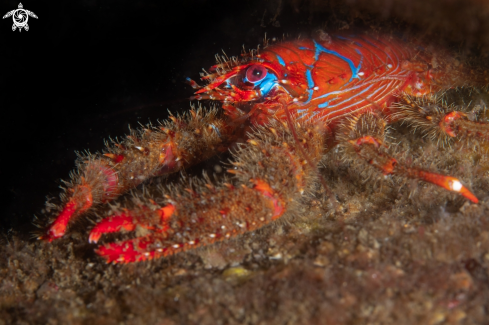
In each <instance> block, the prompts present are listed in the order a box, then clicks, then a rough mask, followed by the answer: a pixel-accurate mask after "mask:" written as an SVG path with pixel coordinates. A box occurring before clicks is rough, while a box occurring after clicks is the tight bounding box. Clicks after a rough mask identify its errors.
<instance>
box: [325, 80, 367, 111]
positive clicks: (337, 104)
mask: <svg viewBox="0 0 489 325" xmlns="http://www.w3.org/2000/svg"><path fill="white" fill-rule="evenodd" d="M373 86H374V85H373V84H372V85H370V86H368V87H367V88H365V89H364V90H362V91H361V92H359V93H358V94H356V95H355V96H351V97H348V98H347V99H346V100H344V101H341V102H339V103H336V104H334V105H331V106H328V107H329V108H333V107H336V106H339V105H341V104H343V103H344V102H346V101H349V100H350V99H353V98H355V97H358V96H360V95H361V94H363V93H364V92H366V91H368V90H369V89H370V88H372V87H373ZM368 97H370V96H368ZM350 106H351V105H350ZM350 106H348V107H350ZM318 107H319V105H318ZM345 108H347V107H345Z"/></svg>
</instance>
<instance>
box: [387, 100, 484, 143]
mask: <svg viewBox="0 0 489 325" xmlns="http://www.w3.org/2000/svg"><path fill="white" fill-rule="evenodd" d="M394 107H395V108H396V110H397V112H396V113H395V114H394V118H395V119H398V120H402V121H406V122H408V123H409V124H411V125H412V126H413V127H415V128H416V129H418V128H419V129H420V130H421V131H422V132H423V133H425V134H427V135H428V136H430V137H431V138H432V139H433V140H441V141H442V142H443V143H445V142H448V141H450V140H451V139H453V138H457V139H458V140H465V139H469V138H470V139H474V140H476V141H477V140H482V141H489V123H487V122H485V121H477V114H476V113H475V112H463V111H456V110H455V108H454V107H453V106H449V105H447V104H446V103H444V102H443V101H442V100H441V99H440V98H437V97H436V96H427V97H420V98H417V97H413V96H409V95H407V94H400V95H399V101H398V102H397V103H396V104H395V106H394ZM469 116H471V118H469Z"/></svg>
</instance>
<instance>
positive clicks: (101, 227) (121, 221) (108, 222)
mask: <svg viewBox="0 0 489 325" xmlns="http://www.w3.org/2000/svg"><path fill="white" fill-rule="evenodd" d="M135 228H136V225H135V224H134V222H133V218H132V217H131V216H129V215H127V214H124V213H123V214H120V215H116V216H112V217H108V218H105V219H104V220H102V221H101V222H99V223H98V224H97V225H96V226H95V227H94V228H93V229H92V231H91V232H90V236H89V237H88V242H89V243H97V242H98V240H99V239H100V237H101V236H102V234H107V233H111V232H117V231H120V230H121V229H125V230H127V231H133V230H134V229H135Z"/></svg>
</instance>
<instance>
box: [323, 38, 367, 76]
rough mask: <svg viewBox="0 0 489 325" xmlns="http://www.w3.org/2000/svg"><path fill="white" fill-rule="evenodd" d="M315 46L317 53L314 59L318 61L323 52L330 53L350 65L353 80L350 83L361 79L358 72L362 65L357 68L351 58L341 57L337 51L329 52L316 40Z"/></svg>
mask: <svg viewBox="0 0 489 325" xmlns="http://www.w3.org/2000/svg"><path fill="white" fill-rule="evenodd" d="M314 45H315V46H316V52H315V55H314V59H315V60H316V61H317V60H318V58H319V54H321V52H324V53H328V54H332V55H334V56H337V57H339V58H340V59H342V60H343V61H345V62H346V63H348V65H349V66H350V70H351V78H350V81H348V82H351V81H352V80H353V79H355V78H356V79H360V77H359V76H358V72H359V71H360V64H359V65H358V67H355V63H353V61H352V60H350V59H349V58H347V57H346V56H344V55H341V54H340V53H338V52H336V51H333V50H328V49H327V48H325V47H324V46H322V45H321V44H319V43H318V42H316V41H315V40H314Z"/></svg>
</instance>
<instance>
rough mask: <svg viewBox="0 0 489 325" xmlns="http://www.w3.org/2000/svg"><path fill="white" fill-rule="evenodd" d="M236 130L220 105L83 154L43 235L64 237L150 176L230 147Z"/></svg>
mask: <svg viewBox="0 0 489 325" xmlns="http://www.w3.org/2000/svg"><path fill="white" fill-rule="evenodd" d="M236 131H238V132H239V130H237V129H234V128H232V127H230V126H229V125H228V124H227V123H226V120H225V119H223V118H221V117H219V116H218V114H217V110H216V109H213V110H208V111H205V110H203V109H202V108H198V109H192V110H191V111H190V112H189V113H186V114H185V115H184V116H181V117H180V116H179V117H174V116H171V117H170V120H168V121H166V122H164V123H162V124H161V125H160V126H159V127H153V126H149V127H146V128H143V129H140V130H138V131H131V133H130V135H128V136H127V137H126V138H125V139H124V140H122V141H120V142H119V141H113V143H111V144H108V145H107V148H106V149H105V151H104V152H103V153H101V154H95V155H87V156H83V157H80V158H79V159H78V161H77V163H76V164H77V168H76V170H75V171H74V172H73V173H72V179H71V180H70V181H69V182H65V184H66V188H65V189H64V193H62V194H61V200H62V202H63V203H62V206H61V207H59V208H57V209H55V210H56V211H57V214H55V215H54V220H53V221H52V222H51V225H50V226H49V228H48V230H47V231H46V233H45V234H44V235H42V236H41V237H40V239H45V240H48V241H52V240H53V239H56V238H60V237H62V236H63V235H64V234H65V232H66V229H67V226H68V224H69V222H70V220H71V219H72V218H74V217H76V216H79V215H81V214H83V213H85V212H87V210H89V209H90V208H91V207H92V206H94V205H97V204H100V203H104V202H108V201H110V200H112V199H114V198H116V197H118V196H119V195H120V194H123V193H125V192H126V191H128V190H130V189H132V188H134V187H136V186H138V185H139V184H141V183H142V182H144V181H145V180H146V179H148V178H150V177H154V176H158V175H162V174H167V173H173V172H175V171H178V170H180V169H182V168H184V167H188V166H191V165H194V164H197V163H199V162H201V161H204V160H206V159H208V158H210V157H212V156H213V155H215V154H216V153H218V152H219V151H224V150H227V148H228V146H229V145H230V144H231V143H232V142H233V141H235V138H236V136H237V134H236V133H235V132H236Z"/></svg>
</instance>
